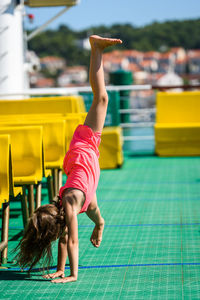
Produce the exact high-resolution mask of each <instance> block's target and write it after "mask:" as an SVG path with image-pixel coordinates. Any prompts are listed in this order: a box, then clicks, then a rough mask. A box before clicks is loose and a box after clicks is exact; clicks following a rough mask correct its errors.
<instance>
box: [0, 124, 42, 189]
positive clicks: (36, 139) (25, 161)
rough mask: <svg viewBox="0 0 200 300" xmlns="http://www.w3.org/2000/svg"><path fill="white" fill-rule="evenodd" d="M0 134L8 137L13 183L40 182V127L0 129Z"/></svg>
mask: <svg viewBox="0 0 200 300" xmlns="http://www.w3.org/2000/svg"><path fill="white" fill-rule="evenodd" d="M0 134H9V135H10V139H11V147H12V161H13V176H14V178H13V180H14V183H15V184H25V183H27V184H29V183H31V184H34V183H37V182H38V181H41V180H42V175H43V152H42V135H43V129H42V127H41V126H18V127H17V126H16V127H14V126H13V127H1V128H0Z"/></svg>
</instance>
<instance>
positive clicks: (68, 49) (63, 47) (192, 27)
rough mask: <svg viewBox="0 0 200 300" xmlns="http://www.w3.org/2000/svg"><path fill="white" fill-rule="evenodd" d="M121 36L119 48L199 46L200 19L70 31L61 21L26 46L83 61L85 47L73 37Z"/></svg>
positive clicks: (41, 54)
mask: <svg viewBox="0 0 200 300" xmlns="http://www.w3.org/2000/svg"><path fill="white" fill-rule="evenodd" d="M94 33H95V34H100V35H104V36H112V37H116V38H121V39H122V40H123V44H122V45H120V49H136V50H140V51H150V50H155V51H167V50H168V49H169V48H171V47H183V48H185V49H186V50H187V49H200V19H196V20H185V21H168V22H164V23H158V22H154V23H152V24H150V25H147V26H144V27H134V26H133V25H130V24H123V25H122V24H114V25H112V26H110V27H107V26H99V27H91V28H87V29H86V30H83V31H73V30H72V29H70V28H69V27H67V26H65V25H61V26H60V27H59V29H58V30H47V31H45V32H43V33H41V34H40V35H38V36H36V37H35V38H33V40H31V41H30V42H29V49H30V50H34V51H35V52H36V53H37V55H38V56H39V57H44V56H46V55H54V56H59V57H63V58H65V59H66V61H67V64H68V65H86V64H88V62H89V51H88V50H82V49H80V48H79V47H78V46H77V40H80V39H84V38H86V37H87V36H88V35H90V34H94Z"/></svg>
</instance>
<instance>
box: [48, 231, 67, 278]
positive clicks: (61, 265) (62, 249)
mask: <svg viewBox="0 0 200 300" xmlns="http://www.w3.org/2000/svg"><path fill="white" fill-rule="evenodd" d="M67 240H68V230H67V228H66V229H65V230H64V233H63V234H62V236H61V237H60V238H59V241H58V263H57V271H56V272H54V273H52V274H47V275H44V276H43V277H44V278H46V279H49V278H56V277H62V278H63V277H64V276H65V264H66V260H67Z"/></svg>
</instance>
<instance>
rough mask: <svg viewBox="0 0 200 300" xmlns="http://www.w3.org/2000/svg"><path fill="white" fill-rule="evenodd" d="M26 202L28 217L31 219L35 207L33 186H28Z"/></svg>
mask: <svg viewBox="0 0 200 300" xmlns="http://www.w3.org/2000/svg"><path fill="white" fill-rule="evenodd" d="M28 202H29V216H30V217H32V215H33V213H34V210H35V205H34V185H33V184H30V185H29V186H28Z"/></svg>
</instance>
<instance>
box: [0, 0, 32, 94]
mask: <svg viewBox="0 0 200 300" xmlns="http://www.w3.org/2000/svg"><path fill="white" fill-rule="evenodd" d="M25 76H26V74H25V70H24V42H23V6H22V5H20V4H17V2H16V1H15V0H1V4H0V93H5V94H6V93H16V94H18V96H13V97H12V99H13V98H15V99H22V98H23V91H24V89H25ZM26 88H27V86H26ZM20 93H22V94H21V95H20ZM6 98H9V99H11V97H4V99H6Z"/></svg>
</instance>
